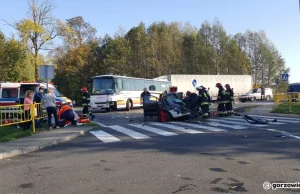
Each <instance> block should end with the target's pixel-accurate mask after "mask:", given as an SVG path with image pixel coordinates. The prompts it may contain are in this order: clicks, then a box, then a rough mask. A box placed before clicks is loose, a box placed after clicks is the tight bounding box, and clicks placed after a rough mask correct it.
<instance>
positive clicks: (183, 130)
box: [148, 122, 205, 134]
mask: <svg viewBox="0 0 300 194" xmlns="http://www.w3.org/2000/svg"><path fill="white" fill-rule="evenodd" d="M148 124H151V125H156V126H161V127H165V128H168V129H173V130H177V131H181V132H184V133H190V134H197V133H205V132H203V131H197V130H193V129H185V128H183V127H178V126H175V125H170V124H164V123H155V122H149V123H148Z"/></svg>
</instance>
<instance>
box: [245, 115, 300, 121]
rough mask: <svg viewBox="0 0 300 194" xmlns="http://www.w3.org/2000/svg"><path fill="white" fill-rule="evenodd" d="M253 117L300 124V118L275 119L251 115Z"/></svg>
mask: <svg viewBox="0 0 300 194" xmlns="http://www.w3.org/2000/svg"><path fill="white" fill-rule="evenodd" d="M249 116H251V117H262V118H266V119H277V120H278V121H280V122H288V121H289V122H292V123H299V122H300V118H291V117H273V116H261V115H249Z"/></svg>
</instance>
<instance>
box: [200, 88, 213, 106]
mask: <svg viewBox="0 0 300 194" xmlns="http://www.w3.org/2000/svg"><path fill="white" fill-rule="evenodd" d="M198 99H199V102H200V105H201V106H203V105H210V103H209V101H208V97H207V95H206V92H205V91H204V90H200V91H199V95H198Z"/></svg>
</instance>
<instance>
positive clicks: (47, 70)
mask: <svg viewBox="0 0 300 194" xmlns="http://www.w3.org/2000/svg"><path fill="white" fill-rule="evenodd" d="M40 79H47V80H48V79H54V66H53V65H41V66H40Z"/></svg>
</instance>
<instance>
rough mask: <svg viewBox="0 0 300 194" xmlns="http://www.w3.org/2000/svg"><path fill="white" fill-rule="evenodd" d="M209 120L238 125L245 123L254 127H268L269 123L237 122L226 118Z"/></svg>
mask: <svg viewBox="0 0 300 194" xmlns="http://www.w3.org/2000/svg"><path fill="white" fill-rule="evenodd" d="M208 121H214V122H220V123H229V124H237V125H244V126H252V127H267V126H268V125H260V124H250V123H243V122H237V121H225V120H221V119H208Z"/></svg>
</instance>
